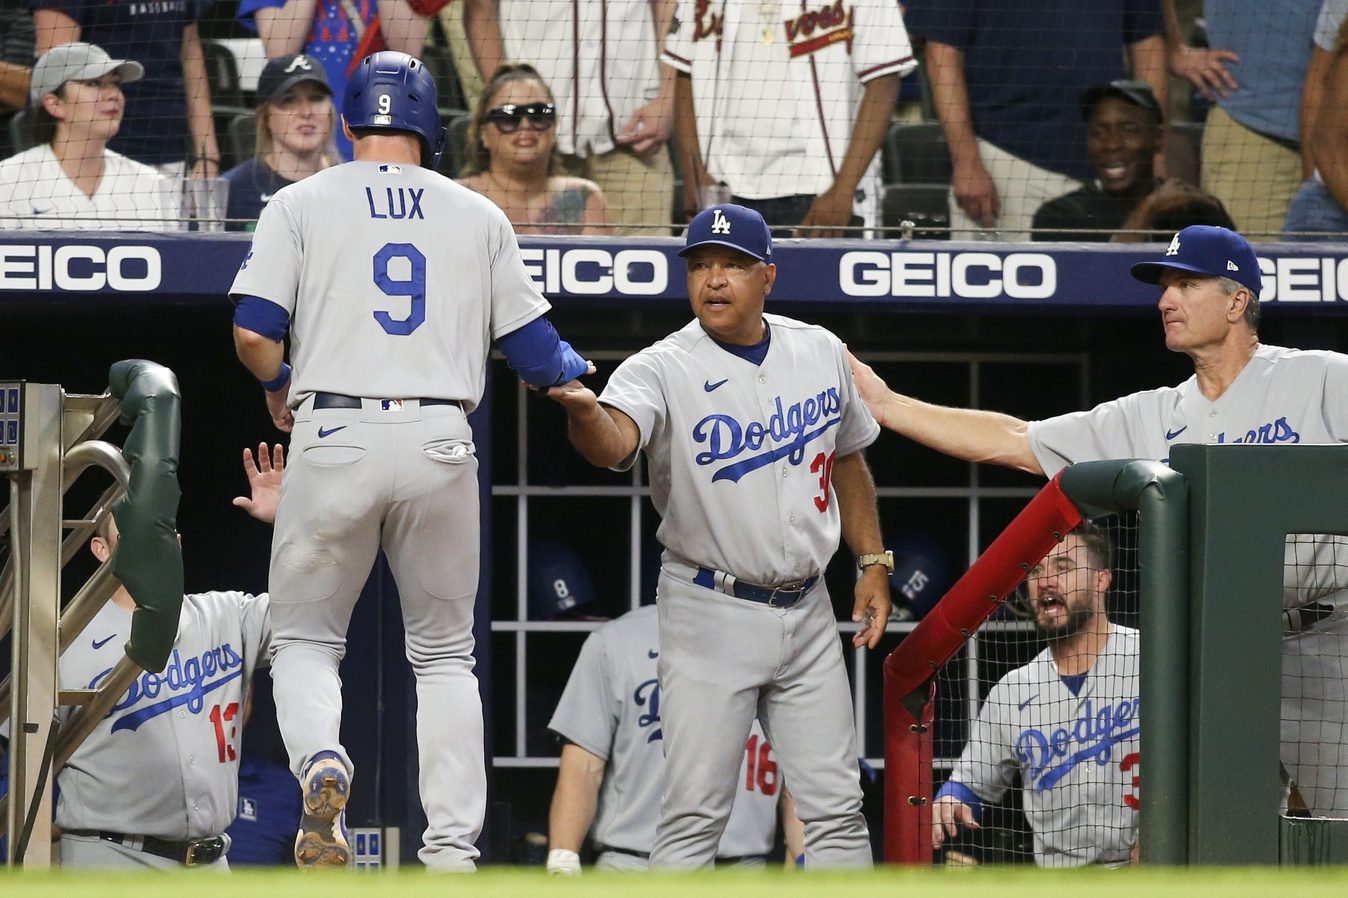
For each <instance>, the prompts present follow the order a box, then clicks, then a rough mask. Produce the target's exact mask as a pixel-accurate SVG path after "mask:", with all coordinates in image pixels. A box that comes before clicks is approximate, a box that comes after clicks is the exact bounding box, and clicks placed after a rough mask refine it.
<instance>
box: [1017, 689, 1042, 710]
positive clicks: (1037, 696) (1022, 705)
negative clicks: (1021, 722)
mask: <svg viewBox="0 0 1348 898" xmlns="http://www.w3.org/2000/svg"><path fill="white" fill-rule="evenodd" d="M1037 698H1039V693H1037V692H1036V693H1035V694H1034V695H1032V696H1030V697H1029V698H1027V699H1025V701H1023V702H1021V703H1020V704H1019V705H1016V707H1017V708H1019V709H1020V710H1022V711H1024V710H1025V706H1026V705H1028V704H1029V703H1030V702H1032V701H1034V700H1035V699H1037Z"/></svg>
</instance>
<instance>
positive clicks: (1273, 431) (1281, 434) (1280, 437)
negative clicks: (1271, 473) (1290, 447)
mask: <svg viewBox="0 0 1348 898" xmlns="http://www.w3.org/2000/svg"><path fill="white" fill-rule="evenodd" d="M1217 442H1219V443H1225V442H1227V439H1226V434H1225V433H1224V432H1223V433H1219V434H1217ZM1231 442H1232V443H1300V442H1301V434H1299V433H1297V432H1296V431H1295V430H1293V429H1292V425H1291V424H1288V423H1287V419H1286V418H1279V419H1278V420H1276V421H1270V422H1268V423H1267V424H1261V425H1259V429H1258V430H1250V431H1247V432H1246V433H1245V435H1244V436H1239V437H1233V438H1232V439H1231Z"/></svg>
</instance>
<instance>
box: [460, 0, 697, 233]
mask: <svg viewBox="0 0 1348 898" xmlns="http://www.w3.org/2000/svg"><path fill="white" fill-rule="evenodd" d="M464 3H465V6H464V25H465V28H466V29H467V30H468V37H469V40H470V42H471V43H473V45H474V46H477V45H481V44H485V43H489V41H490V34H491V32H490V28H492V27H493V25H494V26H495V27H496V28H498V29H499V32H500V34H501V36H502V38H503V40H504V52H505V53H506V56H507V58H508V59H510V60H513V61H515V62H523V63H528V64H529V65H531V66H533V67H534V68H535V69H537V70H538V71H539V73H540V74H541V76H542V78H543V80H544V82H545V83H547V84H548V85H549V86H550V87H551V88H552V89H553V91H554V93H555V95H556V104H555V105H556V107H557V138H556V140H557V148H558V150H559V152H560V153H561V166H562V170H563V171H565V172H566V173H568V174H572V175H577V176H579V177H583V178H586V179H589V180H593V181H594V182H595V183H597V184H598V185H599V186H600V188H601V189H602V190H603V191H604V195H605V196H607V197H608V199H609V202H610V203H611V204H612V215H613V220H614V222H615V223H616V224H618V225H619V226H620V228H621V230H620V231H619V233H623V234H641V233H647V234H668V230H667V228H662V229H657V230H643V229H642V228H641V226H642V225H647V226H649V225H665V226H667V225H668V224H669V221H670V218H671V211H672V210H671V208H670V206H671V202H672V198H673V195H674V168H673V165H672V163H671V162H670V159H669V153H668V151H667V150H666V149H665V142H666V141H667V140H668V139H669V135H670V131H671V129H672V127H673V122H674V71H673V70H672V69H670V68H668V67H666V66H661V65H660V64H659V62H658V60H659V55H660V44H659V42H660V41H661V40H662V39H663V38H664V35H665V34H667V33H668V32H669V30H670V23H671V21H673V18H674V6H675V0H607V2H605V3H576V2H574V0H464ZM498 5H499V13H498V12H497V8H498ZM475 30H476V32H477V35H476V36H475ZM479 61H480V62H485V61H486V60H479Z"/></svg>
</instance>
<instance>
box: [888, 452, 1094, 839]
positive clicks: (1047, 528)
mask: <svg viewBox="0 0 1348 898" xmlns="http://www.w3.org/2000/svg"><path fill="white" fill-rule="evenodd" d="M1061 476H1062V475H1061V474H1059V475H1058V476H1057V477H1054V478H1053V479H1052V480H1051V481H1049V483H1048V485H1047V486H1045V487H1044V488H1043V489H1042V490H1040V491H1039V493H1038V494H1037V495H1035V497H1034V498H1033V499H1031V500H1030V503H1029V504H1028V505H1026V506H1025V508H1024V510H1023V511H1021V513H1020V514H1018V515H1017V516H1016V519H1015V520H1014V521H1012V522H1011V523H1010V524H1009V525H1007V528H1006V529H1005V530H1003V531H1002V533H1001V535H999V536H998V537H997V539H995V540H993V543H992V545H990V546H988V548H987V549H986V550H985V551H984V552H983V554H982V555H980V556H978V560H977V561H975V562H974V564H973V566H972V567H970V568H969V570H968V571H967V572H965V574H964V576H963V577H960V578H959V580H957V581H956V582H955V585H954V586H952V587H950V590H949V591H948V592H947V593H946V594H945V595H944V596H942V598H941V601H939V602H937V603H936V606H935V607H934V608H932V610H931V611H930V612H928V613H927V616H926V617H924V618H923V619H922V621H921V622H920V623H919V624H918V625H917V627H916V628H915V629H914V630H913V632H912V633H910V634H908V636H907V637H906V638H905V639H904V640H903V642H901V643H900V644H899V647H898V648H897V649H895V650H894V651H893V652H891V653H890V655H889V657H888V658H886V659H885V666H884V671H885V681H884V690H885V692H884V707H885V862H886V863H891V864H930V863H931V858H932V848H931V785H932V771H931V762H932V749H931V722H932V715H933V714H934V708H933V703H934V700H935V697H936V673H937V671H939V670H940V669H941V668H942V667H943V666H944V665H945V663H946V662H947V661H949V660H950V659H951V658H952V657H953V656H954V655H955V653H956V652H958V651H959V649H960V646H962V645H964V643H965V641H966V640H968V638H969V637H970V636H971V635H972V634H973V633H974V631H975V630H977V629H978V628H979V627H980V626H982V624H983V622H984V621H985V620H987V619H988V617H989V616H991V615H992V613H993V612H994V611H996V610H997V607H998V606H999V605H1000V604H1001V602H1002V600H1004V599H1005V598H1006V597H1007V595H1009V594H1010V593H1011V591H1012V590H1013V589H1015V588H1016V586H1017V585H1018V584H1019V583H1020V582H1021V581H1022V580H1024V579H1025V572H1026V571H1028V570H1029V569H1030V567H1032V566H1033V565H1035V564H1038V563H1039V562H1040V561H1041V560H1042V559H1043V558H1044V556H1046V555H1048V553H1049V552H1050V551H1051V550H1052V549H1053V547H1054V546H1055V545H1057V544H1058V543H1059V542H1060V541H1061V540H1062V537H1063V535H1064V534H1066V533H1068V532H1069V531H1071V530H1072V529H1073V528H1075V527H1076V526H1077V525H1078V524H1079V523H1081V519H1082V516H1081V512H1080V511H1078V510H1077V507H1076V506H1075V505H1073V504H1072V501H1071V500H1070V499H1068V498H1067V496H1066V494H1064V493H1063V491H1062V488H1061V487H1060V486H1059V483H1058V481H1059V480H1060V478H1061Z"/></svg>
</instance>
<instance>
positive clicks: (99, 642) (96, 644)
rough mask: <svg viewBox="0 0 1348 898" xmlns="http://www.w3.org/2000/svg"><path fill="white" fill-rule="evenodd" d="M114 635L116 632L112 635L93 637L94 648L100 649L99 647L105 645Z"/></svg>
mask: <svg viewBox="0 0 1348 898" xmlns="http://www.w3.org/2000/svg"><path fill="white" fill-rule="evenodd" d="M116 636H117V634H116V633H113V634H112V636H105V637H104V638H102V639H95V640H94V648H96V649H101V648H103V646H105V645H107V644H108V643H109V642H111V641H112V640H113V639H114V638H115V637H116Z"/></svg>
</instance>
